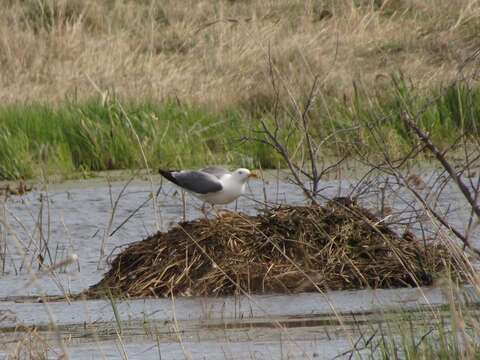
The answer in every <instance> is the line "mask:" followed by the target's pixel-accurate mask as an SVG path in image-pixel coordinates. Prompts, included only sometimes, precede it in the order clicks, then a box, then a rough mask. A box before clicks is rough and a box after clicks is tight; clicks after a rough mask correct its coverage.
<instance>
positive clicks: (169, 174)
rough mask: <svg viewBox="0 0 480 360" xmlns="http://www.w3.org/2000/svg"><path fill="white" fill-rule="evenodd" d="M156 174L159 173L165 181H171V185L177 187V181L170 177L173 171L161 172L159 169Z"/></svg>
mask: <svg viewBox="0 0 480 360" xmlns="http://www.w3.org/2000/svg"><path fill="white" fill-rule="evenodd" d="M158 172H159V173H160V175H162V176H163V177H164V178H165V179H167V180H168V181H171V182H172V183H174V184H175V185H178V182H177V180H176V179H175V177H174V176H173V175H172V173H173V172H174V171H172V170H162V169H159V170H158Z"/></svg>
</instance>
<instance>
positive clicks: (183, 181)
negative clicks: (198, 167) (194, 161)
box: [171, 171, 223, 194]
mask: <svg viewBox="0 0 480 360" xmlns="http://www.w3.org/2000/svg"><path fill="white" fill-rule="evenodd" d="M171 176H172V178H173V179H174V181H173V182H174V183H175V184H177V185H178V186H181V187H183V188H185V189H187V190H190V191H193V192H196V193H199V194H208V193H213V192H217V191H221V190H222V189H223V185H222V183H221V182H220V181H219V180H218V179H217V178H216V177H215V176H214V175H212V174H209V173H207V172H204V171H180V172H172V173H171Z"/></svg>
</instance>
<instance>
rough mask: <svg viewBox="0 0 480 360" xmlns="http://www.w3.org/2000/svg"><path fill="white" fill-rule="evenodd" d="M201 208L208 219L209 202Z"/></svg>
mask: <svg viewBox="0 0 480 360" xmlns="http://www.w3.org/2000/svg"><path fill="white" fill-rule="evenodd" d="M201 210H202V213H203V216H205V219H207V220H208V211H207V203H206V202H205V201H204V202H203V204H202V208H201Z"/></svg>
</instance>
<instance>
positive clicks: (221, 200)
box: [159, 166, 257, 208]
mask: <svg viewBox="0 0 480 360" xmlns="http://www.w3.org/2000/svg"><path fill="white" fill-rule="evenodd" d="M159 172H160V174H161V175H162V176H163V177H164V178H166V179H167V180H169V181H171V182H172V183H174V184H175V185H177V186H179V187H181V188H182V189H185V190H186V191H187V192H189V193H191V194H192V195H194V196H195V197H197V198H199V199H200V200H202V201H203V202H204V203H209V204H210V205H212V207H213V206H214V205H217V204H221V205H223V204H228V203H231V202H232V201H235V200H236V199H237V198H238V197H239V196H240V195H242V194H243V193H244V192H245V186H246V184H247V181H248V180H249V179H250V178H252V177H257V175H256V174H255V173H253V172H251V171H250V170H248V169H245V168H240V169H237V170H235V171H233V172H229V171H227V170H225V169H224V168H221V167H217V166H209V167H206V168H204V169H200V170H181V171H171V170H162V169H160V170H159ZM202 208H203V207H202Z"/></svg>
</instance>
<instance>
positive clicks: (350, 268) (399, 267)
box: [87, 201, 449, 297]
mask: <svg viewBox="0 0 480 360" xmlns="http://www.w3.org/2000/svg"><path fill="white" fill-rule="evenodd" d="M448 263H449V254H448V251H447V250H446V249H445V248H444V247H441V246H434V245H427V247H425V245H424V244H423V243H420V242H418V241H417V240H416V239H415V238H414V236H413V235H411V234H410V233H406V234H404V236H402V237H400V236H398V235H397V234H396V233H395V232H394V231H392V230H391V229H389V228H388V227H386V226H384V225H382V224H378V219H376V218H375V217H374V216H373V215H372V214H370V213H369V212H368V211H367V210H365V209H363V208H360V207H358V206H357V205H355V204H354V203H353V202H350V201H343V202H339V201H337V202H334V201H331V202H330V203H328V204H327V205H326V206H325V207H292V206H288V207H280V208H277V209H273V210H270V211H268V212H266V213H263V214H261V215H258V216H253V217H252V216H247V215H244V214H239V213H226V214H224V215H222V216H220V217H218V218H216V219H213V220H206V219H199V220H195V221H191V222H185V223H181V224H179V225H178V226H176V227H175V228H173V229H171V230H170V231H168V232H167V233H161V232H160V233H157V234H155V235H153V236H151V237H149V238H147V239H144V240H142V241H139V242H136V243H133V244H131V245H130V246H128V247H127V248H125V249H124V250H123V251H122V252H121V253H120V254H119V255H118V256H117V257H116V258H115V259H114V260H113V262H112V264H111V269H110V271H109V272H108V273H107V274H106V275H105V277H104V278H103V279H102V280H101V281H100V282H99V283H98V284H96V285H94V286H92V287H91V288H90V289H89V290H88V291H87V295H88V296H100V295H103V294H105V293H112V294H114V295H116V296H130V297H145V296H169V295H170V294H174V295H227V294H234V293H238V292H240V289H239V288H240V287H241V288H242V289H243V290H244V291H246V292H250V293H263V292H268V293H272V292H274V293H296V292H303V291H318V289H358V288H365V287H372V288H394V287H404V286H416V285H428V284H430V283H431V282H432V279H433V277H435V275H436V274H437V273H438V272H440V271H442V270H443V269H444V267H445V264H448Z"/></svg>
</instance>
